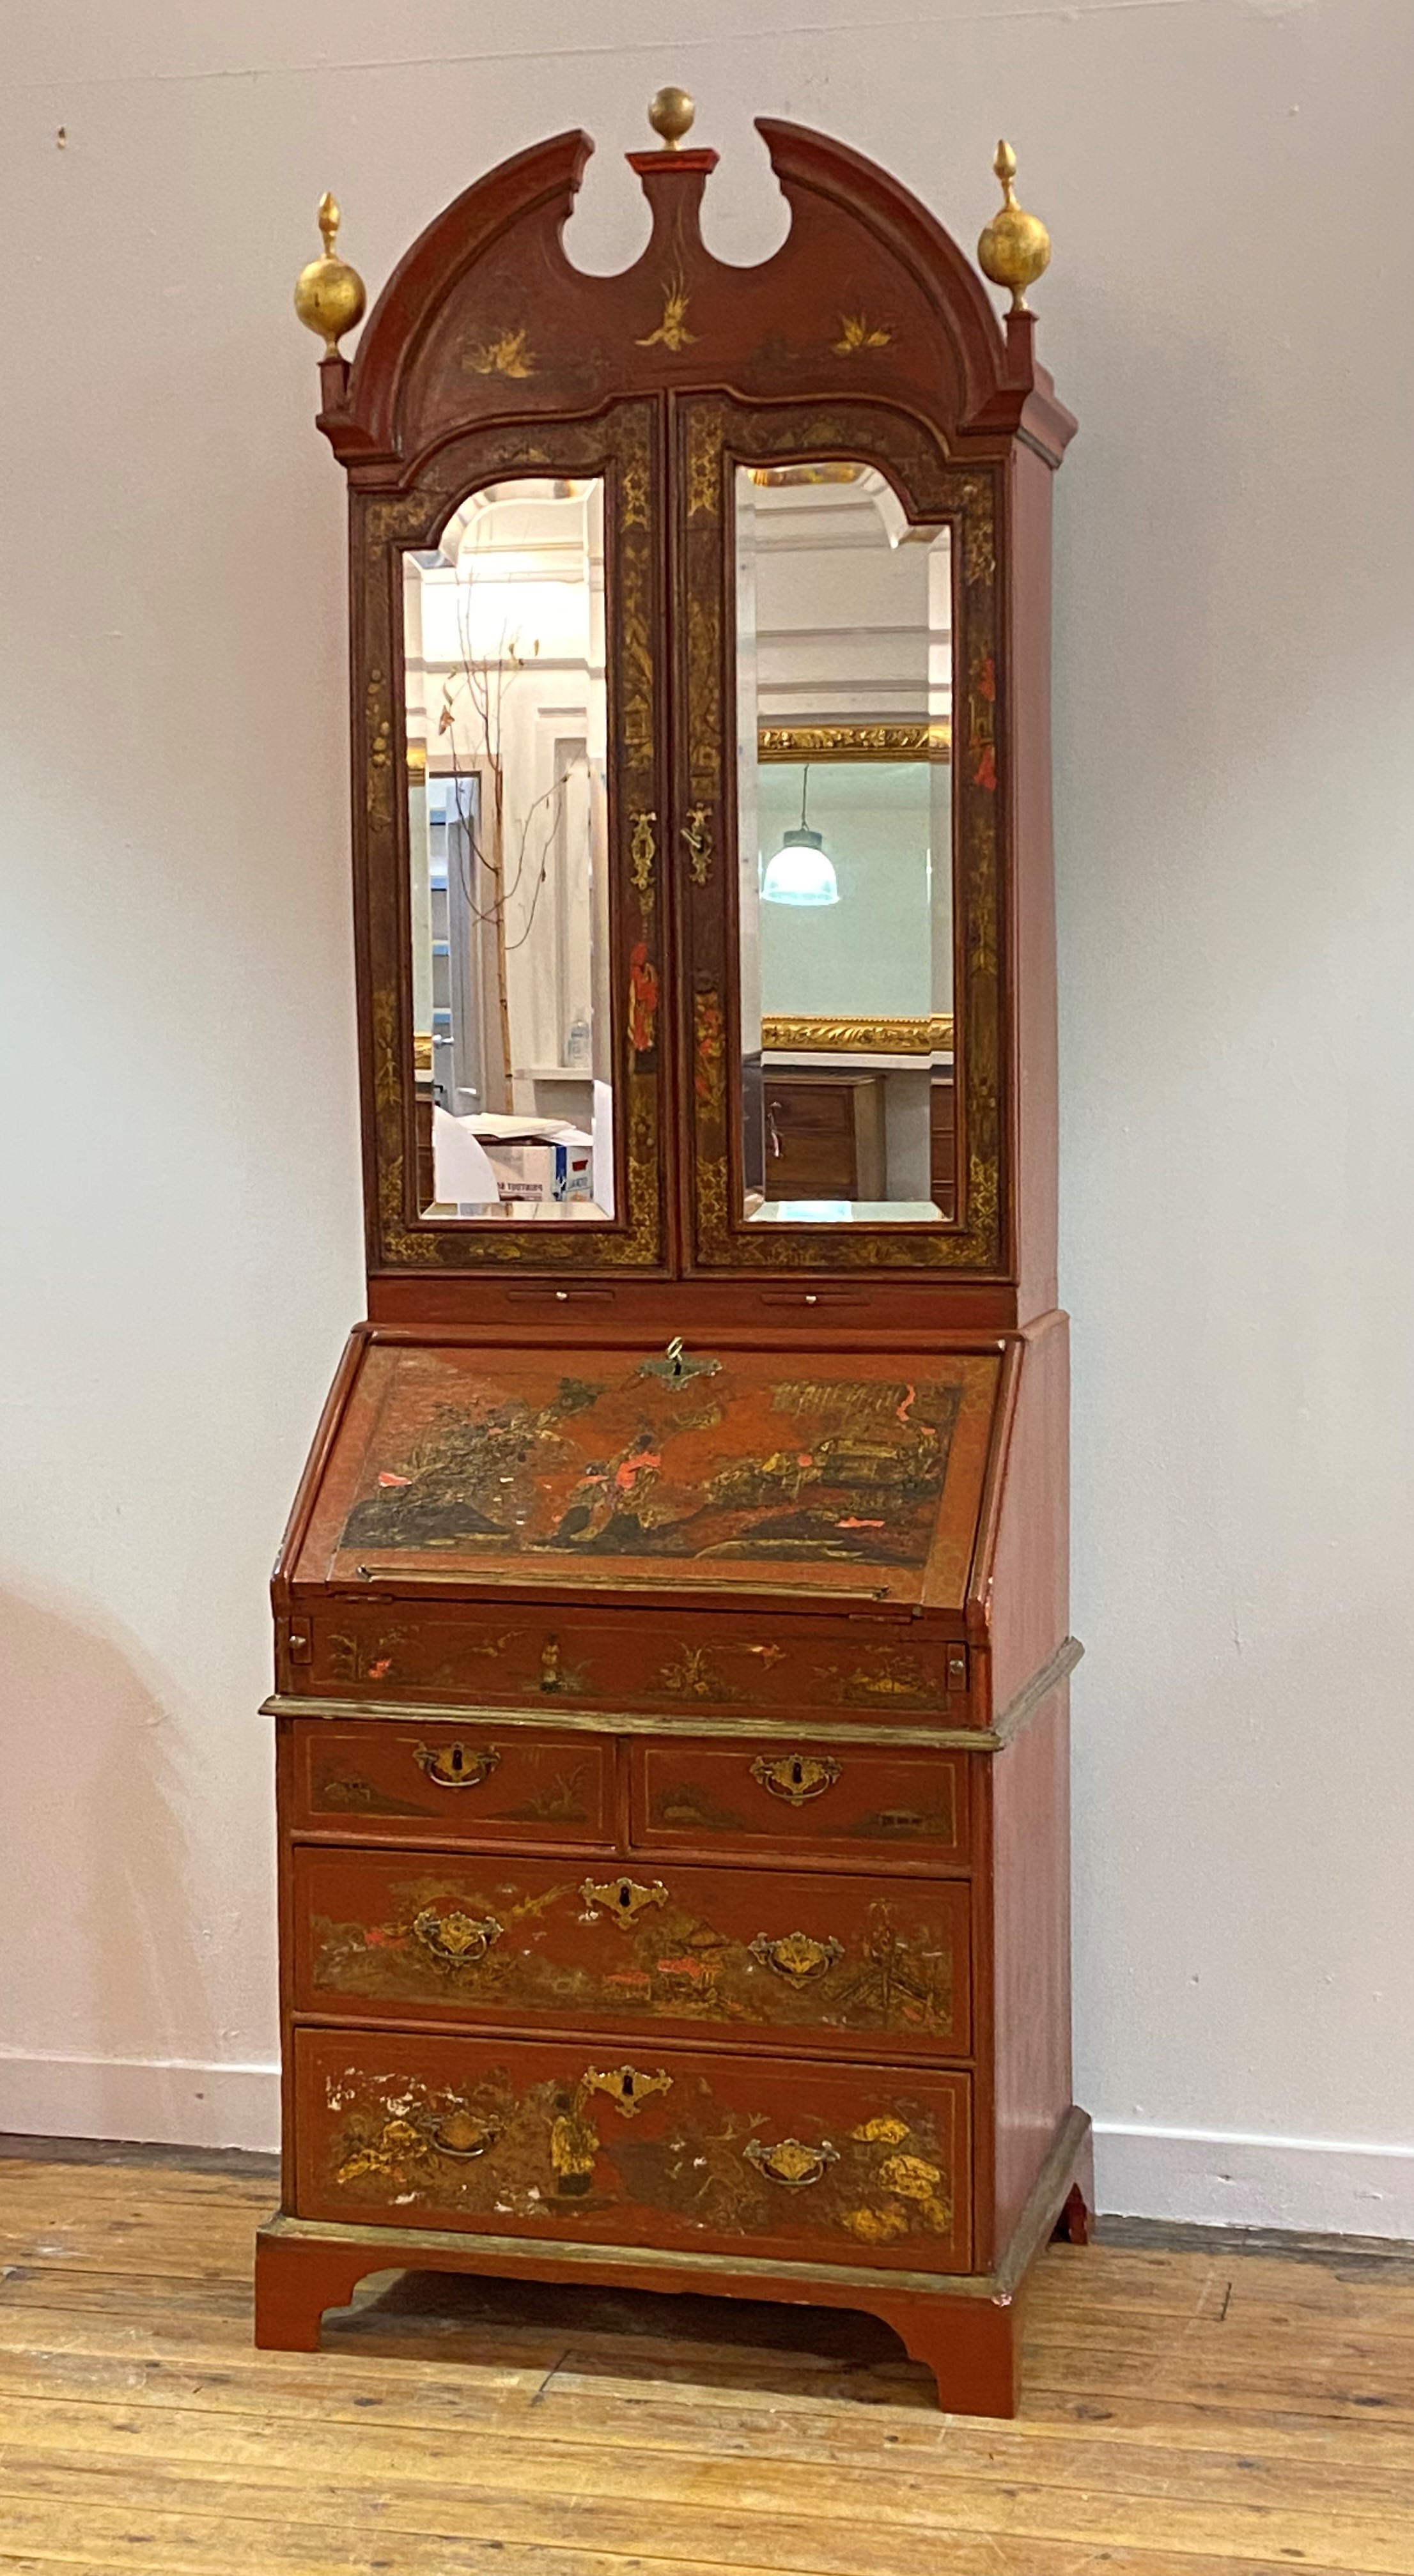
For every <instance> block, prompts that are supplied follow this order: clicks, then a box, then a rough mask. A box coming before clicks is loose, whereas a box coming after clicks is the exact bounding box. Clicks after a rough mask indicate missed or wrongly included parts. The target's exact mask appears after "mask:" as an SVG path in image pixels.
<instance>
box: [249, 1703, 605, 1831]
mask: <svg viewBox="0 0 1414 2576" xmlns="http://www.w3.org/2000/svg"><path fill="white" fill-rule="evenodd" d="M613 1784H614V1745H613V1739H612V1737H610V1736H603V1735H564V1734H555V1733H552V1732H549V1731H547V1732H546V1733H544V1734H540V1733H538V1732H537V1731H536V1730H535V1729H533V1728H531V1727H524V1726H515V1725H512V1726H502V1727H500V1728H497V1727H495V1726H481V1725H476V1724H475V1723H471V1724H468V1725H466V1726H431V1725H429V1726H419V1725H417V1724H416V1723H415V1722H414V1723H413V1724H411V1725H401V1724H399V1723H397V1722H396V1721H394V1720H388V1719H381V1718H369V1719H367V1720H365V1721H362V1722H360V1721H359V1720H357V1719H355V1720H353V1721H352V1722H351V1723H349V1724H347V1725H341V1724H339V1722H338V1721H337V1720H334V1719H327V1718H297V1719H296V1720H295V1723H294V1805H293V1813H292V1819H291V1821H292V1823H293V1825H294V1829H295V1831H296V1833H299V1832H301V1831H304V1832H310V1831H313V1832H319V1833H330V1832H337V1833H339V1834H341V1835H343V1836H345V1837H347V1839H348V1840H350V1841H354V1840H357V1839H358V1838H359V1837H361V1836H367V1837H368V1838H369V1839H370V1840H375V1841H378V1842H392V1841H399V1842H402V1841H407V1842H430V1841H432V1840H434V1839H437V1838H444V1839H447V1840H452V1841H457V1842H466V1843H496V1844H499V1843H507V1844H515V1845H517V1846H520V1845H523V1844H525V1843H560V1844H569V1845H571V1846H578V1847H579V1848H581V1849H583V1850H586V1851H593V1850H596V1849H603V1848H604V1847H605V1846H607V1845H609V1844H611V1843H612V1841H613V1833H614V1794H613Z"/></svg>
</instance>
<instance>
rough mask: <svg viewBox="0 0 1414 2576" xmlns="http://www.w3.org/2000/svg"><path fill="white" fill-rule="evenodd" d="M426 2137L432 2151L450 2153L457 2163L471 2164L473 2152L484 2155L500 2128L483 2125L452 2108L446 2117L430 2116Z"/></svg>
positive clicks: (492, 2144) (498, 2134)
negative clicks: (433, 2118)
mask: <svg viewBox="0 0 1414 2576" xmlns="http://www.w3.org/2000/svg"><path fill="white" fill-rule="evenodd" d="M425 2134H426V2138H427V2143H428V2145H429V2146H430V2147H431V2148H432V2150H433V2152H434V2153H435V2154H436V2155H439V2156H451V2157H452V2158H453V2160H454V2161H455V2162H456V2163H459V2164H470V2162H471V2159H472V2157H473V2156H484V2155H485V2154H486V2153H487V2151H488V2149H490V2148H491V2147H494V2145H495V2143H496V2140H497V2139H498V2138H499V2136H500V2134H501V2132H500V2130H499V2129H492V2128H484V2127H482V2125H481V2124H480V2122H479V2121H476V2120H473V2119H472V2118H471V2117H470V2115H469V2113H467V2112H465V2111H449V2112H448V2114H447V2117H446V2118H445V2120H429V2121H428V2123H427V2126H426V2131H425Z"/></svg>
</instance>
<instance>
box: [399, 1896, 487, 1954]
mask: <svg viewBox="0 0 1414 2576" xmlns="http://www.w3.org/2000/svg"><path fill="white" fill-rule="evenodd" d="M501 1929H502V1927H501V1925H500V1924H499V1923H498V1922H497V1921H496V1918H495V1916H494V1915H493V1914H484V1915H481V1916H479V1917H478V1916H477V1915H474V1914H462V1913H460V1912H457V1911H453V1912H452V1913H450V1914H439V1913H438V1912H437V1909H436V1907H435V1906H434V1905H427V1906H424V1907H423V1910H422V1912H421V1913H420V1914H418V1915H416V1916H414V1918H413V1926H412V1937H413V1939H414V1941H420V1942H421V1943H422V1946H423V1948H424V1950H428V1951H430V1952H431V1954H432V1957H433V1958H434V1959H435V1960H436V1962H437V1965H438V1966H439V1968H475V1967H478V1966H479V1965H480V1963H481V1961H482V1960H483V1959H484V1958H485V1956H486V1953H487V1951H488V1950H489V1949H490V1947H491V1944H492V1942H493V1941H499V1940H500V1937H501Z"/></svg>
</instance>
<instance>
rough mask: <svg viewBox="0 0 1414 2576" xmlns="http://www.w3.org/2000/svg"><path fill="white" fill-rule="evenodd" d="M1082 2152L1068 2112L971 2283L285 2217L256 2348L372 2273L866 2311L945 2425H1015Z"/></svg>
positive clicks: (1076, 2210)
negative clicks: (1039, 2272)
mask: <svg viewBox="0 0 1414 2576" xmlns="http://www.w3.org/2000/svg"><path fill="white" fill-rule="evenodd" d="M1089 2140H1090V2123H1089V2120H1088V2119H1087V2117H1086V2115H1085V2113H1084V2112H1083V2111H1072V2112H1071V2114H1070V2117H1069V2119H1068V2120H1067V2121H1066V2122H1065V2124H1064V2126H1063V2128H1062V2129H1061V2131H1060V2134H1059V2136H1058V2137H1057V2140H1056V2143H1055V2146H1054V2147H1053V2149H1052V2151H1051V2154H1050V2155H1049V2156H1048V2157H1047V2159H1046V2163H1045V2165H1044V2167H1043V2169H1042V2172H1041V2174H1040V2176H1039V2177H1038V2180H1037V2183H1036V2188H1035V2190H1034V2191H1033V2193H1032V2195H1031V2198H1030V2200H1029V2201H1028V2203H1027V2205H1026V2208H1025V2210H1024V2211H1023V2212H1022V2215H1021V2218H1020V2220H1019V2222H1018V2225H1017V2228H1016V2233H1015V2235H1014V2236H1013V2238H1012V2240H1011V2243H1010V2245H1009V2246H1008V2247H1007V2250H1006V2254H1005V2257H1004V2258H1003V2260H1002V2262H1001V2263H1000V2264H999V2265H998V2267H997V2270H996V2271H995V2272H994V2273H986V2274H976V2273H974V2274H968V2275H965V2276H964V2275H956V2276H952V2275H944V2274H938V2273H934V2274H923V2273H917V2272H903V2271H900V2272H893V2273H890V2272H886V2271H885V2270H883V2268H882V2267H878V2266H870V2265H863V2264H858V2265H856V2264H840V2265H838V2266H832V2265H829V2264H824V2263H810V2264H805V2263H802V2264H789V2263H785V2264H782V2263H771V2262H766V2261H762V2260H760V2259H757V2258H751V2257H742V2258H740V2259H738V2260H737V2261H735V2262H733V2261H730V2260H727V2259H718V2258H717V2257H715V2256H707V2255H701V2254H677V2255H668V2254H656V2253H654V2252H653V2251H652V2249H650V2248H646V2247H642V2246H636V2247H628V2246H597V2245H596V2246H591V2245H556V2244H550V2243H546V2242H544V2241H541V2240H528V2239H526V2238H524V2237H505V2236H474V2235H469V2234H466V2235H462V2234H456V2233H453V2232H452V2231H451V2230H440V2229H431V2228H429V2229H417V2228H399V2227H358V2226H352V2225H351V2226H347V2227H342V2226H339V2225H336V2224H334V2223H333V2222H331V2221H327V2220H321V2219H301V2218H289V2217H285V2216H283V2215H281V2216H279V2217H276V2218H273V2219H272V2220H271V2221H270V2223H269V2225H268V2226H266V2227H263V2228H262V2229H261V2230H260V2232H259V2235H258V2237H257V2239H256V2256H255V2340H256V2343H257V2344H258V2345H259V2346H260V2347H261V2349H262V2350H265V2351H275V2352H317V2351H318V2349H319V2335H320V2324H321V2320H322V2318H323V2315H324V2312H325V2310H326V2308H339V2307H347V2305H348V2303H349V2301H350V2299H351V2298H352V2297H353V2293H354V2291H355V2289H356V2288H357V2286H358V2284H359V2282H360V2281H361V2280H363V2279H365V2278H366V2276H367V2275H368V2274H369V2273H370V2272H393V2271H421V2272H472V2273H480V2274H483V2275H489V2276H492V2277H497V2278H501V2279H505V2278H510V2279H517V2278H519V2279H524V2280H541V2281H556V2282H583V2283H585V2285H586V2286H592V2287H594V2288H596V2289H621V2290H659V2291H664V2292H681V2291H689V2292H698V2293H701V2292H704V2291H705V2292H709V2293H710V2294H711V2295H713V2296H714V2297H720V2298H736V2299H766V2300H780V2301H783V2302H787V2303H789V2304H793V2305H795V2306H800V2307H830V2308H856V2309H862V2310H863V2311H864V2312H865V2314H866V2315H869V2316H875V2317H879V2318H881V2319H882V2321H883V2323H884V2324H885V2325H887V2326H891V2327H892V2329H893V2331H894V2333H895V2334H897V2335H898V2336H899V2338H900V2340H901V2341H902V2343H903V2344H904V2345H905V2347H906V2348H907V2350H908V2351H909V2352H910V2353H911V2355H912V2356H913V2359H914V2360H915V2361H921V2362H922V2363H923V2365H924V2367H925V2368H926V2369H928V2370H930V2371H931V2372H932V2373H933V2376H934V2378H935V2379H936V2381H937V2384H938V2403H939V2405H940V2406H941V2407H942V2408H943V2410H944V2412H945V2413H948V2414H955V2415H996V2416H1010V2415H1014V2414H1015V2413H1016V2407H1017V2396H1018V2388H1019V2378H1020V2367H1021V2321H1022V2307H1023V2302H1024V2297H1025V2292H1026V2287H1027V2284H1028V2281H1029V2278H1030V2274H1031V2270H1032V2267H1033V2265H1034V2263H1035V2261H1036V2258H1037V2256H1038V2254H1039V2253H1040V2251H1041V2249H1042V2247H1043V2246H1044V2245H1045V2243H1046V2241H1047V2239H1048V2238H1049V2237H1050V2236H1051V2235H1052V2233H1055V2234H1056V2235H1064V2236H1067V2237H1068V2238H1069V2241H1070V2242H1071V2243H1072V2244H1083V2243H1084V2242H1085V2241H1086V2238H1087V2236H1088V2227H1089V2199H1088V2196H1087V2193H1088V2185H1087V2182H1086V2180H1085V2178H1084V2177H1083V2176H1082V2178H1081V2179H1079V2180H1077V2179H1076V2176H1077V2168H1079V2167H1081V2166H1082V2165H1083V2163H1084V2161H1085V2159H1086V2158H1087V2157H1088V2153H1089Z"/></svg>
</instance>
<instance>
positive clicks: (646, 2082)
mask: <svg viewBox="0 0 1414 2576" xmlns="http://www.w3.org/2000/svg"><path fill="white" fill-rule="evenodd" d="M581 2084H582V2090H583V2091H584V2092H586V2093H607V2095H608V2097H609V2100H610V2101H611V2102H612V2103H613V2106H614V2109H615V2110H616V2111H619V2112H621V2113H622V2114H623V2117H624V2118H625V2119H626V2120H631V2119H632V2118H633V2116H634V2114H635V2112H636V2111H637V2110H638V2108H639V2106H640V2104H641V2103H644V2102H651V2100H652V2099H653V2096H654V2094H655V2093H671V2091H672V2089H673V2079H672V2077H671V2075H668V2074H666V2073H665V2071H664V2069H663V2068H662V2067H661V2066H660V2067H659V2069H658V2071H657V2073H656V2075H644V2074H642V2073H641V2072H640V2070H639V2069H638V2067H636V2066H612V2067H609V2068H607V2069H606V2070H605V2071H604V2072H603V2073H600V2072H599V2071H598V2070H597V2069H596V2068H594V2067H592V2066H591V2067H586V2068H585V2071H584V2075H583V2077H582V2079H581Z"/></svg>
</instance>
